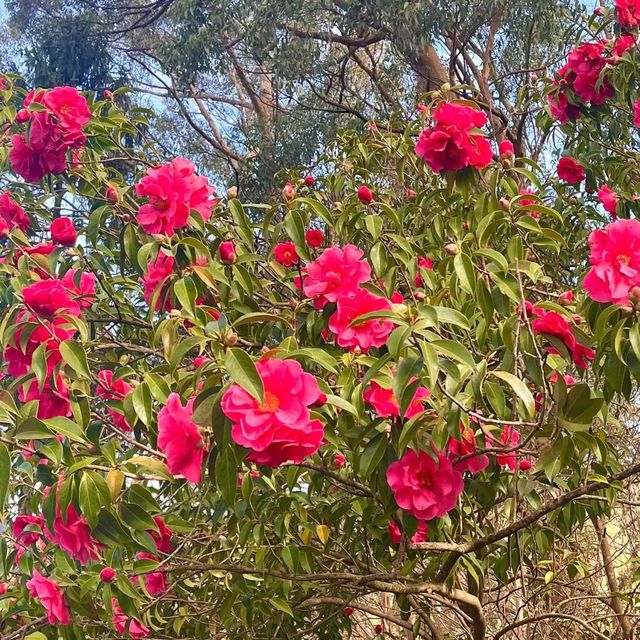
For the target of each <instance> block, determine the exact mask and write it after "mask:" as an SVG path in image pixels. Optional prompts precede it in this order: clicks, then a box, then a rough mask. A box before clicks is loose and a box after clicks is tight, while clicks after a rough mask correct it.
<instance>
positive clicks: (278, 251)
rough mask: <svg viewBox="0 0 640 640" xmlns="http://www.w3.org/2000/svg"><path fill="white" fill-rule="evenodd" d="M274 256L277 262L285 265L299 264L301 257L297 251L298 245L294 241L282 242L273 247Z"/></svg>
mask: <svg viewBox="0 0 640 640" xmlns="http://www.w3.org/2000/svg"><path fill="white" fill-rule="evenodd" d="M273 257H274V259H275V261H276V262H279V263H280V264H281V265H284V266H285V267H292V266H293V265H294V264H298V262H299V261H300V258H299V257H298V252H297V251H296V245H295V244H293V242H280V243H278V244H277V245H276V246H275V247H274V248H273Z"/></svg>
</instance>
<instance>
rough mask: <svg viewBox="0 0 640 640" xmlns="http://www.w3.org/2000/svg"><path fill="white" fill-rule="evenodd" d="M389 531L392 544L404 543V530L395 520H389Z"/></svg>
mask: <svg viewBox="0 0 640 640" xmlns="http://www.w3.org/2000/svg"><path fill="white" fill-rule="evenodd" d="M387 531H388V532H389V539H390V540H391V544H400V543H401V542H402V529H401V528H400V525H399V524H397V523H395V522H394V521H393V520H389V522H388V523H387Z"/></svg>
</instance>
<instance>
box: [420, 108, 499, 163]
mask: <svg viewBox="0 0 640 640" xmlns="http://www.w3.org/2000/svg"><path fill="white" fill-rule="evenodd" d="M433 120H434V123H435V124H434V126H432V127H428V128H426V129H424V131H423V132H422V133H421V134H420V137H419V138H418V142H417V143H416V146H415V151H416V153H417V154H418V155H419V156H420V157H421V158H423V159H424V161H425V162H426V163H427V164H428V165H429V168H430V169H431V170H432V171H435V172H440V171H459V170H460V169H464V168H465V167H469V166H471V167H475V168H476V169H483V168H484V167H486V166H487V165H488V164H489V163H490V162H491V160H492V157H493V154H492V151H491V145H490V144H489V142H488V141H487V139H486V138H484V137H483V136H481V135H478V134H476V133H471V131H472V130H473V129H477V128H479V127H483V126H484V125H485V124H486V123H487V118H486V116H485V115H484V113H482V111H478V110H477V109H473V108H471V107H467V106H463V105H459V104H454V103H451V102H445V103H443V104H441V105H440V106H439V107H438V108H437V109H436V110H435V111H434V112H433Z"/></svg>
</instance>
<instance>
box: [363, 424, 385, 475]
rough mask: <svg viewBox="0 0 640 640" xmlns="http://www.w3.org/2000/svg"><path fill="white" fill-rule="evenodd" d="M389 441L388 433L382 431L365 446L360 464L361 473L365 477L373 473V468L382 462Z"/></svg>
mask: <svg viewBox="0 0 640 640" xmlns="http://www.w3.org/2000/svg"><path fill="white" fill-rule="evenodd" d="M388 442H389V441H388V439H387V434H386V433H380V434H378V435H377V436H376V437H375V438H372V439H371V441H370V442H369V444H368V445H367V446H366V447H365V448H364V451H363V452H362V455H361V456H360V462H359V466H358V468H359V470H360V475H361V476H362V477H363V478H368V477H369V476H370V475H371V474H372V473H373V470H374V469H375V468H376V467H377V466H378V465H379V464H380V461H381V460H382V458H383V457H384V453H385V451H386V450H387V443H388Z"/></svg>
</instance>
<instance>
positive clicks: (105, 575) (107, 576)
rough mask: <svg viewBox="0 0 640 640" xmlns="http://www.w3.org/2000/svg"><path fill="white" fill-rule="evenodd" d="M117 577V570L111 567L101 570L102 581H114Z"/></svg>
mask: <svg viewBox="0 0 640 640" xmlns="http://www.w3.org/2000/svg"><path fill="white" fill-rule="evenodd" d="M115 579H116V570H115V569H113V568H111V567H105V568H104V569H102V571H100V580H102V582H113V581H114V580H115Z"/></svg>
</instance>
